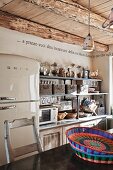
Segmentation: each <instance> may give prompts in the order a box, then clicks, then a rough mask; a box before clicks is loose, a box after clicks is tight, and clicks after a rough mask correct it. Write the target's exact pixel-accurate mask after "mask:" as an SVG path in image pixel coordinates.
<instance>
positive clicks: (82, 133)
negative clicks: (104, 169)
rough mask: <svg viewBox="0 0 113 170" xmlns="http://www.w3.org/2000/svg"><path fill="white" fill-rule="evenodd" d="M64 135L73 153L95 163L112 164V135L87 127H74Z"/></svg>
mask: <svg viewBox="0 0 113 170" xmlns="http://www.w3.org/2000/svg"><path fill="white" fill-rule="evenodd" d="M66 136H67V138H68V140H69V142H70V146H71V147H72V149H73V150H74V152H75V154H76V155H77V156H79V157H80V158H82V159H84V160H88V161H91V162H95V163H106V164H113V135H112V134H110V133H108V132H105V131H103V130H99V129H96V128H89V127H74V128H71V129H69V130H67V131H66Z"/></svg>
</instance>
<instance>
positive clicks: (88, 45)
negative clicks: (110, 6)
mask: <svg viewBox="0 0 113 170" xmlns="http://www.w3.org/2000/svg"><path fill="white" fill-rule="evenodd" d="M88 31H89V33H88V35H87V37H86V38H85V40H84V43H83V50H84V51H86V52H91V51H93V50H94V41H93V38H92V36H91V34H90V0H89V16H88Z"/></svg>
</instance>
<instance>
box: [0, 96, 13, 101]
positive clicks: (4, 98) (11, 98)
mask: <svg viewBox="0 0 113 170" xmlns="http://www.w3.org/2000/svg"><path fill="white" fill-rule="evenodd" d="M0 100H16V98H15V97H0Z"/></svg>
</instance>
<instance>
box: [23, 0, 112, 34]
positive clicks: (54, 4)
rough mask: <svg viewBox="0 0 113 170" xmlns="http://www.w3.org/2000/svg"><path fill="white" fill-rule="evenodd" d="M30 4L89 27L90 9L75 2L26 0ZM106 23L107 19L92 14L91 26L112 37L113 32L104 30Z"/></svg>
mask: <svg viewBox="0 0 113 170" xmlns="http://www.w3.org/2000/svg"><path fill="white" fill-rule="evenodd" d="M24 1H26V2H29V3H33V4H35V5H38V6H40V7H43V8H45V9H47V10H49V11H52V12H54V13H56V14H59V15H62V16H65V17H66V18H68V19H72V20H73V21H76V22H79V23H82V24H85V25H88V16H89V12H88V9H87V8H85V7H83V6H81V5H79V4H77V3H76V2H74V1H73V0H42V1H41V0H24ZM104 21H105V18H104V17H102V16H100V15H98V14H96V13H94V12H90V26H91V27H93V28H95V29H97V30H99V31H100V32H103V33H104V34H105V35H109V36H111V37H112V35H113V30H111V29H104V28H102V23H103V22H104Z"/></svg>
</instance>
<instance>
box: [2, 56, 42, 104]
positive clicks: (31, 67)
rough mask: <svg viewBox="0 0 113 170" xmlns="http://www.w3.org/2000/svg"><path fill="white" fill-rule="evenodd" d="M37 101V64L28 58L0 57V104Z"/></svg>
mask: <svg viewBox="0 0 113 170" xmlns="http://www.w3.org/2000/svg"><path fill="white" fill-rule="evenodd" d="M3 100H5V101H11V102H13V101H29V100H30V101H34V100H39V63H38V62H37V61H36V60H34V59H30V58H26V57H22V56H12V55H0V102H3Z"/></svg>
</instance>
